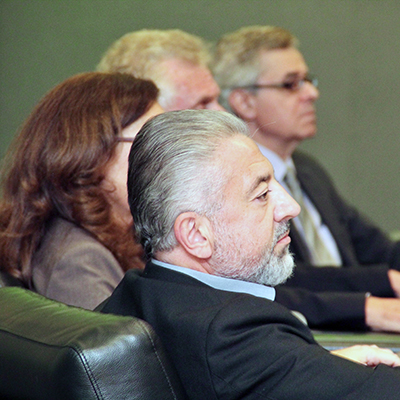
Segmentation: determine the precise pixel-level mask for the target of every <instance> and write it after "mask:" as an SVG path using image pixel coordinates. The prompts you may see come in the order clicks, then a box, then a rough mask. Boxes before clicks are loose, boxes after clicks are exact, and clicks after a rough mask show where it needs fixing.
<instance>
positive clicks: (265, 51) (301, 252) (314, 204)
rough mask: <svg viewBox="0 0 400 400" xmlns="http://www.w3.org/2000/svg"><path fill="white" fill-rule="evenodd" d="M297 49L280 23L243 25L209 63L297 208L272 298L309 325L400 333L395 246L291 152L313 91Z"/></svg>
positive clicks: (306, 134)
mask: <svg viewBox="0 0 400 400" xmlns="http://www.w3.org/2000/svg"><path fill="white" fill-rule="evenodd" d="M297 46H298V41H297V39H296V38H295V37H294V36H293V35H292V34H291V33H290V32H288V31H287V30H285V29H283V28H280V27H274V26H250V27H244V28H241V29H239V30H237V31H235V32H232V33H228V34H226V35H224V36H222V38H221V39H220V40H219V41H218V43H217V45H216V51H215V57H214V61H213V68H212V69H213V72H214V76H215V78H216V80H217V82H218V83H219V85H220V87H221V91H222V96H221V97H222V104H223V105H224V106H225V107H226V108H227V109H229V110H230V111H232V112H233V113H235V114H236V115H237V116H239V117H240V118H242V119H243V120H244V121H245V122H246V124H247V126H248V127H249V129H250V132H251V134H252V138H253V139H254V140H255V141H256V142H257V144H258V146H259V148H260V151H261V152H262V154H263V155H264V156H265V157H267V158H268V159H269V161H270V162H271V163H272V165H273V167H274V171H275V175H276V177H277V180H278V181H279V182H280V183H281V184H282V185H283V186H284V187H285V188H286V189H287V190H288V191H289V192H290V193H291V194H292V195H293V197H294V198H295V199H296V200H297V201H298V202H299V204H300V205H301V209H302V211H301V213H300V215H299V216H298V217H297V218H294V220H293V224H292V227H291V232H292V234H291V236H292V243H291V251H292V252H293V253H294V256H295V263H296V266H297V268H296V271H295V274H294V276H293V278H291V279H290V280H289V281H288V282H287V283H286V284H285V285H284V287H282V288H278V290H277V301H279V302H281V303H282V304H284V305H285V306H287V307H289V308H290V309H293V310H297V311H300V312H301V313H302V314H303V315H305V316H306V318H307V320H308V322H309V324H310V326H311V327H314V328H330V329H332V328H335V329H350V330H353V329H366V328H367V327H368V328H371V329H374V330H386V331H394V332H400V300H399V299H396V298H394V297H400V272H399V271H398V270H399V269H400V243H393V242H391V241H390V240H389V239H388V238H387V237H386V236H385V235H384V234H383V232H382V231H381V230H380V229H379V228H377V227H376V226H374V225H373V224H371V223H370V222H369V221H368V220H367V219H366V218H365V217H363V216H362V215H360V213H359V212H358V211H357V210H356V209H355V208H354V207H352V206H350V205H349V204H347V203H346V202H345V201H344V199H343V198H342V197H341V196H340V195H339V194H338V192H337V191H336V189H335V187H334V185H333V184H332V180H331V178H330V177H329V176H328V174H327V173H326V172H325V170H324V169H323V168H322V167H321V165H319V164H318V163H317V161H316V160H314V159H313V158H312V157H310V156H309V155H307V154H305V153H303V152H300V151H298V150H296V148H297V146H298V145H299V144H300V143H301V142H302V141H303V140H306V139H308V138H312V137H313V136H314V135H315V133H316V129H317V128H316V115H315V101H316V100H317V99H318V96H319V92H318V88H317V84H318V81H317V80H316V78H315V77H313V76H312V75H310V74H309V71H308V67H307V64H306V62H305V60H304V58H303V56H302V54H301V53H300V51H299V50H298V47H297ZM322 267H323V268H322Z"/></svg>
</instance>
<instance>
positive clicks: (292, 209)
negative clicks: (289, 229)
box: [274, 186, 301, 222]
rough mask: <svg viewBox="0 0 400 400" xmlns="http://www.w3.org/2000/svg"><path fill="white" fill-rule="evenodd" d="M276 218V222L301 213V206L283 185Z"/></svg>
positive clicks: (278, 198) (276, 207)
mask: <svg viewBox="0 0 400 400" xmlns="http://www.w3.org/2000/svg"><path fill="white" fill-rule="evenodd" d="M276 200H277V204H276V206H275V212H274V219H275V221H276V222H281V221H284V220H287V221H288V220H290V219H292V218H295V217H297V216H298V215H299V213H300V211H301V208H300V206H299V204H298V203H297V201H296V200H295V199H294V198H293V197H292V196H290V195H289V193H288V192H287V191H286V190H285V189H284V188H283V187H282V186H281V187H280V191H279V196H277V199H276Z"/></svg>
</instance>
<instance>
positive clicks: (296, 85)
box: [282, 80, 300, 90]
mask: <svg viewBox="0 0 400 400" xmlns="http://www.w3.org/2000/svg"><path fill="white" fill-rule="evenodd" d="M282 87H284V88H285V89H288V90H297V89H299V87H300V81H299V80H296V81H292V82H284V83H283V84H282Z"/></svg>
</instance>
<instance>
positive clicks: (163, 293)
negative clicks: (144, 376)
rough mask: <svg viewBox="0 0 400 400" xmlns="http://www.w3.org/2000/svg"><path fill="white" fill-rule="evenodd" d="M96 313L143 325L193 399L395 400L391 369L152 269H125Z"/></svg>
mask: <svg viewBox="0 0 400 400" xmlns="http://www.w3.org/2000/svg"><path fill="white" fill-rule="evenodd" d="M102 311H103V312H107V313H115V314H122V315H134V316H137V317H139V318H142V319H144V320H146V321H148V322H149V323H150V324H151V325H152V326H153V327H154V328H155V330H156V332H157V334H158V335H159V336H160V338H161V340H162V342H163V344H164V346H165V347H166V349H167V351H168V353H169V356H170V358H171V359H172V361H173V363H174V364H175V366H176V367H177V370H178V373H179V375H180V378H181V380H182V382H183V385H184V387H185V390H186V393H187V394H188V396H189V398H190V399H193V400H196V399H199V400H204V399H207V400H212V399H225V400H228V399H241V400H244V399H270V400H272V399H274V400H279V399H282V400H305V399H307V400H313V399H315V400H328V399H330V400H338V399H341V400H350V399H351V400H359V399H363V400H370V399H376V400H383V399H386V400H389V399H393V400H394V399H396V400H397V399H398V397H399V393H400V371H399V369H392V368H389V367H387V366H385V365H380V366H378V367H377V368H375V369H373V368H369V367H364V366H361V365H358V364H356V363H353V362H350V361H347V360H344V359H342V358H340V357H336V356H333V355H331V354H329V353H328V352H327V351H326V350H325V349H323V348H322V347H320V346H319V345H317V344H316V343H315V341H314V339H313V337H312V335H311V332H310V331H309V329H308V328H307V327H306V326H305V325H303V324H302V323H301V322H300V321H299V320H298V319H297V318H295V317H293V316H292V315H291V313H289V312H288V310H287V309H286V308H285V307H283V306H281V305H280V304H278V303H276V302H272V301H269V300H265V299H261V298H258V297H254V296H251V295H247V294H241V293H232V292H227V291H222V290H217V289H213V288H211V287H209V286H207V285H205V284H203V283H201V282H199V281H197V280H196V279H193V278H191V277H189V276H187V275H185V274H182V273H179V272H175V271H170V270H168V269H165V268H162V267H159V266H156V265H154V264H148V265H147V266H146V269H145V271H144V273H143V274H141V275H140V274H138V273H137V272H133V271H129V272H128V273H127V274H126V275H125V277H124V279H123V280H122V282H121V283H120V285H119V286H118V287H117V288H116V290H115V291H114V293H113V294H112V295H111V297H110V298H109V299H108V300H107V301H106V303H105V304H103V309H102Z"/></svg>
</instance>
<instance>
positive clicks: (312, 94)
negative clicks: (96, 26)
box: [300, 82, 319, 101]
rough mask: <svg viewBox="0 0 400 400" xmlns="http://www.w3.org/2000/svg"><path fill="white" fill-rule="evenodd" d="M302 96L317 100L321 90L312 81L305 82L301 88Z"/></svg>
mask: <svg viewBox="0 0 400 400" xmlns="http://www.w3.org/2000/svg"><path fill="white" fill-rule="evenodd" d="M300 90H301V92H302V96H303V97H304V98H306V99H308V100H313V101H315V100H317V99H318V97H319V90H318V88H317V87H315V86H314V85H313V84H312V83H311V82H304V85H303V87H302V88H301V89H300Z"/></svg>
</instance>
